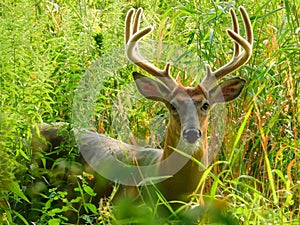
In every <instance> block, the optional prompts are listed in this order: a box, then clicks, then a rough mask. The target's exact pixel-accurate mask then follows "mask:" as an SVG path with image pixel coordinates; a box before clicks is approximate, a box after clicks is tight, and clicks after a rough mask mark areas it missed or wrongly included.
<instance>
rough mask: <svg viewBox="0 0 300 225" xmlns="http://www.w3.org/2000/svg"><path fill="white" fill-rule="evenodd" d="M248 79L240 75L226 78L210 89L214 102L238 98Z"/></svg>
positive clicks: (211, 98)
mask: <svg viewBox="0 0 300 225" xmlns="http://www.w3.org/2000/svg"><path fill="white" fill-rule="evenodd" d="M245 83H246V81H245V80H244V79H241V78H239V77H237V78H232V79H229V80H225V81H223V82H222V83H220V84H219V85H217V86H216V87H214V88H212V89H211V90H210V91H209V95H210V100H211V102H212V104H215V103H223V102H228V101H231V100H234V99H236V98H237V97H238V96H239V94H240V93H241V91H242V90H243V88H244V86H245Z"/></svg>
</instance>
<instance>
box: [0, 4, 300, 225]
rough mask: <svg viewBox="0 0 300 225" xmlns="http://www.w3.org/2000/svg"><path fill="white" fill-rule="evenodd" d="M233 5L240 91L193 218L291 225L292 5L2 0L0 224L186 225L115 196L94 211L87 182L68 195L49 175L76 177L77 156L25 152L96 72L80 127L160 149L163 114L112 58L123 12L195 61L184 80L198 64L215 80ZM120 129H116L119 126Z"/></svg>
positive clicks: (299, 27) (297, 146)
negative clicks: (247, 50)
mask: <svg viewBox="0 0 300 225" xmlns="http://www.w3.org/2000/svg"><path fill="white" fill-rule="evenodd" d="M297 3H298V4H297ZM240 5H243V6H244V7H245V8H246V9H247V11H248V12H249V14H250V16H251V21H252V24H253V30H254V35H255V36H254V49H253V57H252V59H251V60H250V61H249V62H248V64H247V66H244V67H243V68H242V69H241V70H239V71H238V72H236V73H235V75H238V76H241V77H243V78H245V79H246V80H247V85H246V87H245V90H244V91H243V93H242V95H241V96H240V98H239V100H236V101H234V102H232V103H230V104H227V106H226V112H227V119H226V131H225V133H226V134H225V138H224V140H223V142H222V147H221V151H220V152H219V153H218V155H217V157H216V158H215V160H214V162H213V164H212V165H211V166H210V167H209V168H208V169H207V177H206V180H205V182H206V187H207V188H206V189H207V190H206V193H205V199H206V201H207V206H206V207H205V208H203V209H201V215H202V217H201V218H198V217H197V219H198V220H199V221H198V223H199V224H200V223H202V224H210V223H217V224H234V223H236V224H298V223H299V222H300V220H299V218H300V207H299V205H300V177H299V171H300V163H299V157H300V98H299V96H300V91H299V90H300V87H299V83H300V75H299V74H300V73H299V72H300V67H299V61H300V57H299V56H300V54H299V50H300V47H299V43H300V19H299V12H300V8H299V2H297V1H296V0H290V1H287V0H284V1H277V0H268V1H267V0H262V1H260V2H257V1H253V0H248V1H246V0H237V1H154V0H148V1H137V2H135V1H130V2H128V1H100V0H97V1H92V0H89V1H84V0H80V1H64V0H58V1H32V0H31V1H26V0H13V1H12V0H2V1H1V3H0V24H1V26H0V32H1V36H0V55H1V76H0V95H1V102H0V109H1V111H0V215H1V216H0V224H50V225H54V224H67V223H71V220H70V219H69V218H70V212H72V217H73V219H74V218H76V219H75V222H74V221H73V222H72V223H77V224H177V223H178V224H192V223H193V222H195V221H196V220H197V219H195V214H194V213H192V212H191V213H190V214H185V215H182V214H178V213H176V212H173V213H171V214H170V215H168V216H166V217H160V216H159V212H158V211H157V209H155V208H154V209H153V208H151V207H149V206H148V205H147V204H146V203H145V202H138V203H136V202H133V201H132V200H130V199H120V200H115V202H112V200H114V198H115V195H114V193H115V192H113V194H112V195H110V196H108V197H107V198H103V199H101V200H100V202H98V201H96V203H95V195H96V193H95V190H93V189H92V188H91V186H90V185H89V180H91V179H93V177H92V176H91V175H89V174H86V173H83V172H81V170H75V172H74V173H75V175H74V177H75V178H74V177H73V178H72V179H73V180H72V182H73V184H74V186H69V185H62V184H63V182H64V181H63V179H64V178H62V177H64V176H63V174H61V173H60V172H59V171H62V170H63V169H66V168H67V167H63V169H61V170H58V169H57V168H61V167H60V166H61V165H62V163H61V162H63V160H65V161H66V162H69V163H71V165H76V166H78V167H80V166H79V164H80V163H79V162H76V157H77V155H78V150H77V149H76V145H75V144H74V143H70V142H69V143H67V144H65V145H64V146H63V147H60V148H57V149H55V151H54V152H52V153H49V152H45V155H44V156H42V157H41V158H40V159H37V158H36V157H34V152H33V149H32V147H31V144H30V143H31V138H32V127H37V125H38V124H40V123H42V122H46V123H52V122H61V121H62V122H69V123H71V124H72V122H73V121H74V112H76V107H80V106H79V105H78V101H77V102H74V97H76V93H77V92H76V89H77V88H78V84H79V83H80V81H81V80H82V78H83V77H84V76H85V75H86V74H92V75H93V74H94V73H93V71H94V72H95V71H96V72H98V73H100V74H101V75H102V74H103V76H104V77H105V80H104V79H102V81H101V82H102V83H101V85H98V86H97V85H96V86H93V88H95V87H99V90H97V91H98V92H97V101H96V104H95V108H94V111H92V113H91V117H89V119H91V121H92V120H93V123H92V125H93V127H95V128H97V131H98V132H100V133H104V134H106V135H109V136H112V137H115V138H120V139H122V140H124V141H126V140H128V139H129V140H131V142H137V143H139V144H141V145H152V146H159V145H160V144H161V141H162V139H161V137H159V136H158V135H155V134H153V133H152V132H153V130H155V131H156V133H160V132H161V130H163V126H162V125H163V124H166V118H167V117H166V116H162V115H164V114H165V113H166V111H165V109H164V107H163V106H162V105H160V104H157V103H153V102H151V101H147V100H143V99H137V98H136V96H135V92H136V90H135V89H132V88H133V87H132V86H130V85H129V84H131V83H132V81H133V78H132V77H131V75H130V74H131V72H132V71H133V70H134V69H136V68H134V67H133V66H132V65H130V63H129V62H128V61H127V60H126V59H125V56H124V54H123V48H124V46H123V25H124V18H125V14H126V12H127V10H128V9H129V8H131V7H135V8H137V7H143V8H144V11H145V21H146V22H144V23H143V25H144V26H147V25H148V24H154V25H155V27H156V29H155V31H154V33H153V35H151V36H149V37H148V38H149V39H148V41H149V40H155V41H157V40H162V39H163V40H164V42H166V43H168V44H170V46H172V45H173V46H180V48H181V49H184V50H186V53H189V54H192V55H194V58H187V57H184V60H185V61H184V65H185V66H186V68H183V67H182V68H183V69H182V70H187V71H188V72H191V71H190V70H191V68H197V69H198V70H199V71H203V70H204V63H210V64H211V65H212V66H213V68H218V67H220V66H221V65H223V64H224V63H225V62H227V61H228V60H229V59H230V57H231V55H230V51H231V49H232V42H231V40H230V38H229V37H228V36H227V35H226V28H228V27H229V26H230V24H231V22H230V15H229V14H228V11H229V8H231V7H234V8H237V7H238V6H240ZM148 43H150V42H148ZM153 46H156V45H153ZM167 46H168V45H167ZM145 48H146V49H150V48H149V46H148V48H147V46H145ZM162 48H164V46H163V47H162ZM154 51H155V52H157V49H154ZM149 55H151V52H150V54H149ZM168 57H171V56H166V58H168ZM179 62H182V61H180V60H179ZM179 62H178V67H179V66H180V63H179ZM174 64H175V65H176V66H177V63H176V62H174ZM95 68H97V70H95ZM196 72H197V71H196ZM95 74H96V73H95ZM175 74H177V72H176V73H175ZM192 74H193V73H192ZM201 76H202V74H201V73H199V74H198V73H195V71H194V74H193V76H192V77H191V76H190V77H188V76H186V75H185V73H184V72H181V73H180V79H181V82H183V83H194V84H195V82H199V80H200V79H201ZM129 87H130V88H129ZM130 90H132V91H131V92H130ZM124 91H126V94H127V95H126V97H120V95H118V93H124ZM118 96H119V97H118ZM123 96H124V95H123ZM129 105H130V107H129ZM116 109H117V110H116ZM125 116H126V118H125ZM124 118H125V119H126V121H127V123H126V126H122V124H121V122H122V121H124ZM94 121H95V122H94ZM120 124H121V125H120ZM157 124H159V125H160V126H158V125H157ZM128 130H130V131H131V132H132V133H130V132H128ZM61 152H64V154H61ZM61 155H62V156H61ZM53 156H55V157H53ZM57 156H60V157H57ZM51 160H52V161H51ZM48 161H51V163H50V166H49V164H48V163H47V162H48ZM68 165H70V164H68ZM74 168H77V167H74ZM70 182H71V181H70ZM70 187H71V188H72V189H70ZM117 188H118V187H117V186H116V188H115V189H117ZM161 201H162V202H163V200H161ZM163 203H164V202H163ZM165 204H166V203H165ZM191 204H193V203H191ZM209 215H213V216H212V217H211V216H209Z"/></svg>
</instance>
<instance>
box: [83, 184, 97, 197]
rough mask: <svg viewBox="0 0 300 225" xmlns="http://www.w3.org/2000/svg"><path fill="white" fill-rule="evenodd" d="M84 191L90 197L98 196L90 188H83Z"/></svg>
mask: <svg viewBox="0 0 300 225" xmlns="http://www.w3.org/2000/svg"><path fill="white" fill-rule="evenodd" d="M83 190H84V191H85V192H86V193H87V194H88V195H90V196H96V193H95V192H94V190H93V189H92V188H91V187H90V186H83Z"/></svg>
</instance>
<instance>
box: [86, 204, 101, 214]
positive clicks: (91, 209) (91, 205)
mask: <svg viewBox="0 0 300 225" xmlns="http://www.w3.org/2000/svg"><path fill="white" fill-rule="evenodd" d="M84 206H85V207H86V208H88V209H89V210H90V211H91V212H92V213H94V214H97V213H98V211H97V207H96V206H95V205H93V204H92V203H85V204H84Z"/></svg>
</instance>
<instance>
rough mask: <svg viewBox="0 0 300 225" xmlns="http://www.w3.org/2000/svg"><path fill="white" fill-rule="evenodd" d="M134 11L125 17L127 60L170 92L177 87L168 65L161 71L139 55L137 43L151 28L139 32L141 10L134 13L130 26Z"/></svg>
mask: <svg viewBox="0 0 300 225" xmlns="http://www.w3.org/2000/svg"><path fill="white" fill-rule="evenodd" d="M134 12H135V10H134V9H130V10H129V11H128V13H127V15H126V20H125V45H126V55H127V58H128V59H129V60H130V61H131V62H133V63H134V64H135V65H137V66H138V67H140V68H141V69H143V70H145V71H147V72H148V73H150V74H151V75H153V76H155V77H157V78H158V79H159V80H161V81H162V82H163V83H164V84H165V85H166V86H167V87H169V88H170V89H171V90H172V89H173V88H174V87H176V86H177V82H176V81H175V80H174V78H173V77H171V75H170V65H171V64H170V63H167V64H166V66H165V68H164V69H163V70H161V69H159V68H157V67H156V66H154V65H153V64H151V63H150V62H148V61H147V60H146V59H144V58H143V57H142V56H141V55H140V53H139V47H138V42H139V41H140V40H141V39H142V38H143V37H144V36H146V35H147V34H149V33H150V32H152V30H153V28H152V27H151V26H148V27H145V28H144V29H142V30H139V27H140V18H141V15H142V12H143V9H142V8H139V9H138V10H137V12H136V13H135V17H134V21H133V24H132V18H133V14H134ZM132 25H133V27H132Z"/></svg>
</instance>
